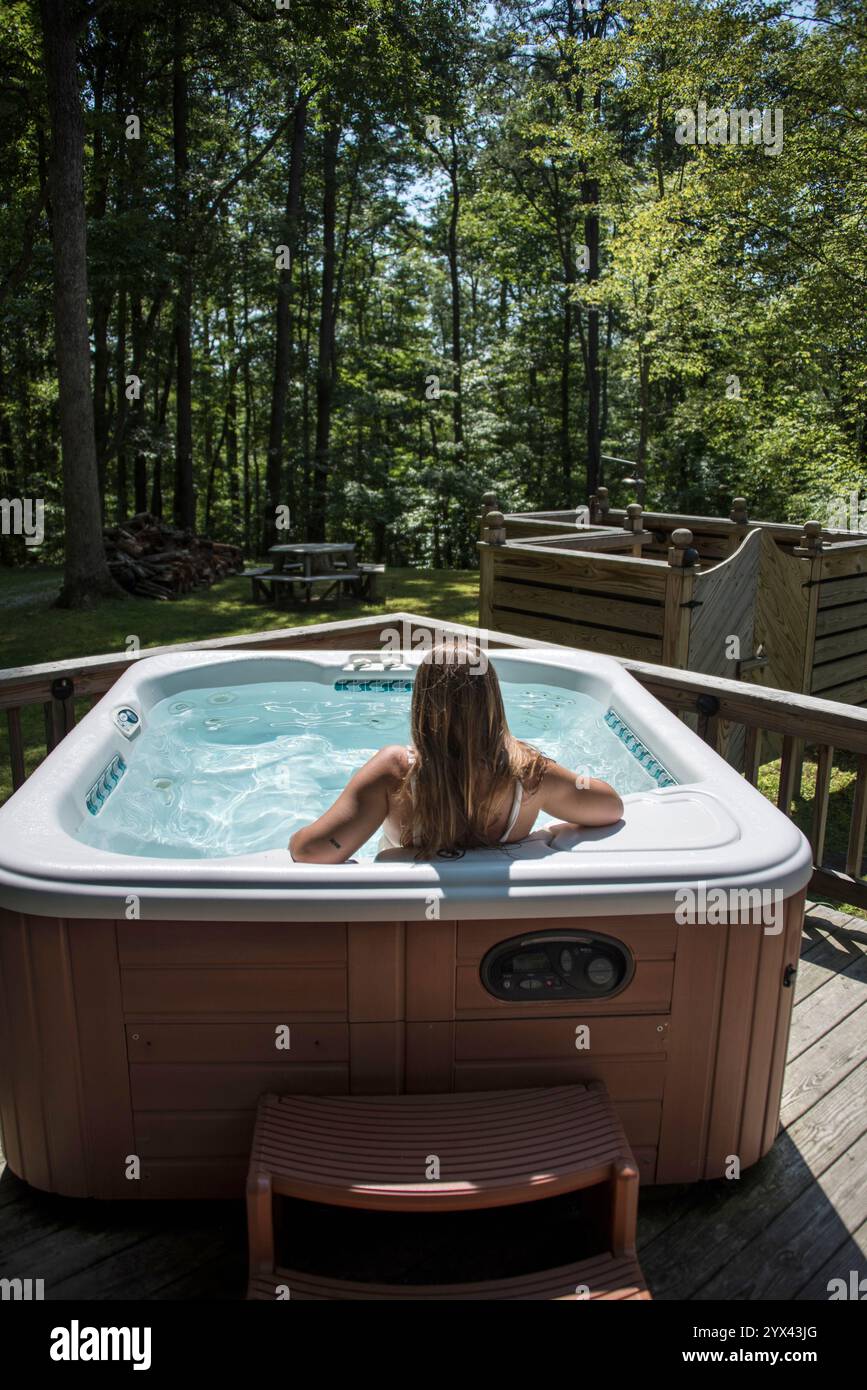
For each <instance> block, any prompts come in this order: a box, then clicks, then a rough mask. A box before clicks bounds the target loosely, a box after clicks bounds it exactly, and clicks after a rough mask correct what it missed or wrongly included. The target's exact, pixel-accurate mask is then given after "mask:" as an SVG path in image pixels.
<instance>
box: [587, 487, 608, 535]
mask: <svg viewBox="0 0 867 1390" xmlns="http://www.w3.org/2000/svg"><path fill="white" fill-rule="evenodd" d="M609 509H610V508H609V502H608V488H607V487H598V488H597V489H596V491H595V492H594V493H593V496H592V497H591V498H590V521H591V523H592V524H593V525H594V526H607V525H608V512H609Z"/></svg>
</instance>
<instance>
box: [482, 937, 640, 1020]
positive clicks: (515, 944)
mask: <svg viewBox="0 0 867 1390" xmlns="http://www.w3.org/2000/svg"><path fill="white" fill-rule="evenodd" d="M634 971H635V961H634V960H633V957H632V953H631V952H630V951H629V949H628V947H626V946H624V944H623V942H622V941H616V940H615V939H614V937H613V936H602V935H599V934H598V933H595V932H584V931H566V930H564V931H553V932H551V931H547V932H529V933H528V934H527V935H526V936H513V937H511V938H510V939H509V940H508V941H501V942H499V944H498V945H496V946H493V947H492V948H491V950H490V951H488V953H487V955H486V956H485V957H484V959H483V960H482V964H481V967H480V974H481V977H482V984H483V985H484V987H485V989H486V990H487V991H488V993H489V994H493V995H494V997H495V998H496V999H508V1000H510V1001H515V1002H516V1003H522V1004H526V1003H533V1004H542V1003H545V1002H546V1001H547V1000H549V999H551V1000H553V999H604V998H606V997H607V996H609V995H611V994H618V993H619V992H620V990H621V989H625V987H626V986H627V985H628V984H629V981H630V980H631V979H632V976H633V973H634Z"/></svg>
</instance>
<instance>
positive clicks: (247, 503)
mask: <svg viewBox="0 0 867 1390" xmlns="http://www.w3.org/2000/svg"><path fill="white" fill-rule="evenodd" d="M241 286H242V298H241V304H242V309H241V317H242V324H241V333H242V335H243V342H244V346H243V351H242V358H241V361H242V369H243V373H244V443H243V446H242V447H243V455H242V456H243V460H244V462H243V469H244V487H243V492H244V498H243V515H244V542H243V544H244V553H245V555H249V554H250V542H251V539H252V538H251V535H250V509H251V505H252V501H253V499H252V497H251V494H250V434H251V430H252V421H251V419H250V412H251V409H252V399H251V397H252V383H251V380H250V304H249V292H248V288H247V249H246V243H245V244H244V245H243V246H242V248H241Z"/></svg>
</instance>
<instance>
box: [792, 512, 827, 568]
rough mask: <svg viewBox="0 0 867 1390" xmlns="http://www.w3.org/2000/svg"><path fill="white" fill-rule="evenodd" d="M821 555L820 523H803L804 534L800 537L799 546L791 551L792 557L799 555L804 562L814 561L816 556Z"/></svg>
mask: <svg viewBox="0 0 867 1390" xmlns="http://www.w3.org/2000/svg"><path fill="white" fill-rule="evenodd" d="M821 553H822V523H821V522H820V521H805V522H804V534H803V535H802V536H801V542H800V545H796V546H795V548H794V550H793V551H792V554H793V555H800V556H801V557H803V558H804V559H806V560H814V559H815V558H816V556H817V555H821Z"/></svg>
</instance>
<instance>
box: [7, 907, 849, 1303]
mask: <svg viewBox="0 0 867 1390" xmlns="http://www.w3.org/2000/svg"><path fill="white" fill-rule="evenodd" d="M865 1101H867V923H865V922H864V920H863V919H862V918H855V917H848V916H846V915H845V914H843V913H840V912H837V911H835V910H834V909H832V908H829V907H824V906H817V907H813V908H811V909H810V912H809V915H808V918H807V921H806V923H805V931H804V938H803V949H802V955H801V964H800V967H799V970H798V976H797V979H796V986H795V1010H794V1015H793V1021H792V1040H791V1045H790V1049H789V1060H788V1066H787V1069H786V1078H785V1083H784V1090H783V1124H784V1129H783V1132H782V1133H781V1135H780V1137H779V1138H778V1140H777V1142H776V1144H775V1145H774V1148H773V1150H772V1151H771V1153H770V1154H769V1155H768V1156H767V1158H765V1159H764V1160H763V1161H762V1162H761V1163H759V1164H757V1165H756V1166H755V1167H754V1168H752V1169H750V1170H748V1172H746V1173H745V1174H744V1175H743V1177H742V1178H740V1179H738V1180H736V1181H725V1180H719V1181H715V1182H706V1183H700V1184H696V1185H695V1186H693V1187H690V1188H686V1187H684V1188H676V1189H674V1188H673V1189H653V1190H648V1191H647V1192H646V1193H645V1194H644V1195H643V1196H642V1201H641V1210H640V1215H639V1258H640V1260H641V1263H642V1266H643V1268H644V1271H645V1274H646V1276H647V1279H648V1283H649V1286H650V1288H651V1290H652V1292H653V1295H654V1297H655V1298H656V1299H697V1300H704V1299H709V1298H727V1299H755V1300H758V1301H761V1300H764V1299H773V1298H778V1299H784V1300H790V1299H799V1300H800V1299H825V1298H826V1297H827V1285H828V1280H829V1279H832V1278H835V1277H842V1278H844V1279H847V1280H848V1278H849V1271H850V1270H855V1271H856V1272H857V1275H858V1278H864V1277H865V1275H867V1183H865V1181H864V1173H865V1165H867V1104H865ZM336 1229H337V1228H334V1227H332V1232H333V1230H336ZM0 1250H2V1252H3V1254H2V1258H0V1276H2V1277H6V1278H13V1277H15V1276H16V1275H17V1276H20V1277H22V1278H27V1277H30V1278H37V1279H38V1278H42V1279H44V1280H45V1296H46V1298H49V1299H58V1298H66V1299H76V1298H82V1299H100V1300H102V1299H112V1300H113V1299H133V1298H142V1299H161V1300H162V1299H176V1300H195V1301H199V1300H207V1301H210V1300H234V1299H238V1298H242V1297H243V1294H244V1288H245V1282H246V1237H245V1223H244V1209H243V1204H242V1203H240V1202H238V1203H225V1202H219V1203H218V1202H152V1203H134V1202H128V1203H127V1202H124V1203H112V1204H109V1203H99V1202H82V1201H72V1200H67V1199H64V1198H60V1197H54V1196H46V1195H45V1194H42V1193H38V1192H35V1191H34V1190H33V1189H31V1188H28V1187H27V1186H26V1185H25V1184H24V1183H21V1182H19V1181H18V1179H17V1178H15V1177H14V1176H13V1175H12V1174H11V1173H8V1172H6V1173H4V1174H3V1176H2V1178H0ZM417 1259H418V1253H417V1252H416V1253H415V1260H416V1261H417ZM335 1260H336V1261H338V1262H339V1243H336V1244H335ZM371 1277H373V1275H371Z"/></svg>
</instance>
